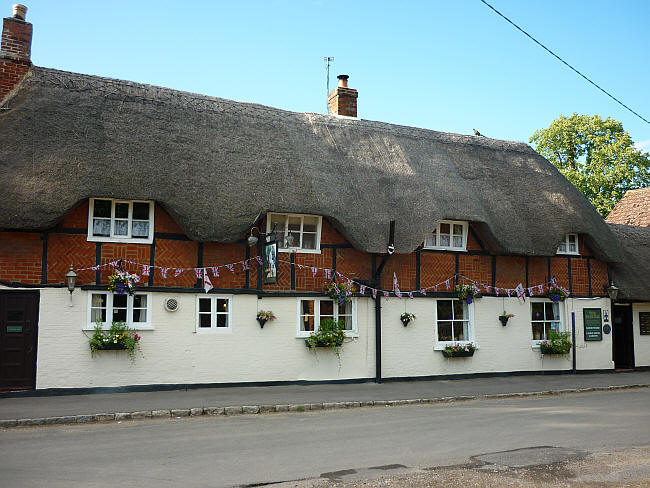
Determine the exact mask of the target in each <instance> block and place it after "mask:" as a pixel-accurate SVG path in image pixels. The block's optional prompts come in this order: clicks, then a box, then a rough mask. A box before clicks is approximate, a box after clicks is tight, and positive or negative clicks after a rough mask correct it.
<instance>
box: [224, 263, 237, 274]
mask: <svg viewBox="0 0 650 488" xmlns="http://www.w3.org/2000/svg"><path fill="white" fill-rule="evenodd" d="M226 268H228V270H229V271H231V272H232V273H234V272H235V265H234V264H226Z"/></svg>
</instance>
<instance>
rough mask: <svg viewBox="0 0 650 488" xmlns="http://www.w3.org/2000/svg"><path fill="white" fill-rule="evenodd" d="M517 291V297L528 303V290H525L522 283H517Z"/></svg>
mask: <svg viewBox="0 0 650 488" xmlns="http://www.w3.org/2000/svg"><path fill="white" fill-rule="evenodd" d="M515 291H516V292H517V298H518V299H520V300H523V301H524V303H526V291H525V290H524V287H523V285H522V284H521V283H519V284H518V285H517V288H515Z"/></svg>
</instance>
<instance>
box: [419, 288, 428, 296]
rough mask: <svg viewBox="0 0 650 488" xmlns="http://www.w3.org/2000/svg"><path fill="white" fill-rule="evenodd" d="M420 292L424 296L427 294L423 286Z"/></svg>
mask: <svg viewBox="0 0 650 488" xmlns="http://www.w3.org/2000/svg"><path fill="white" fill-rule="evenodd" d="M420 294H422V295H424V296H425V297H426V296H427V291H426V290H425V289H424V288H422V289H421V290H420Z"/></svg>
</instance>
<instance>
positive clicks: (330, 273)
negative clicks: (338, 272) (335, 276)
mask: <svg viewBox="0 0 650 488" xmlns="http://www.w3.org/2000/svg"><path fill="white" fill-rule="evenodd" d="M323 272H324V274H325V278H327V279H328V280H330V279H332V270H331V269H328V268H325V270H324V271H323Z"/></svg>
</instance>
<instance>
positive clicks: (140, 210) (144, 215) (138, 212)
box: [133, 202, 149, 220]
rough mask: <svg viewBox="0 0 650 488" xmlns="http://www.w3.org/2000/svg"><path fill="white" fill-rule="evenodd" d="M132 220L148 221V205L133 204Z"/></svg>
mask: <svg viewBox="0 0 650 488" xmlns="http://www.w3.org/2000/svg"><path fill="white" fill-rule="evenodd" d="M133 218H134V219H138V220H149V204H148V203H142V202H134V203H133Z"/></svg>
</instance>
